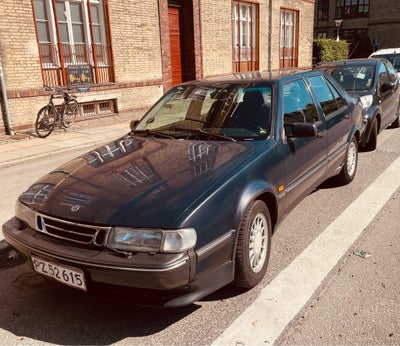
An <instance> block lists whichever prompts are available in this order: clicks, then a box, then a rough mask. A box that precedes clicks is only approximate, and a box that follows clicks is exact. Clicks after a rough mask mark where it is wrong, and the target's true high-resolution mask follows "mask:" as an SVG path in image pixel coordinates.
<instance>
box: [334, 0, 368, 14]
mask: <svg viewBox="0 0 400 346" xmlns="http://www.w3.org/2000/svg"><path fill="white" fill-rule="evenodd" d="M363 17H369V0H336V14H335V18H363Z"/></svg>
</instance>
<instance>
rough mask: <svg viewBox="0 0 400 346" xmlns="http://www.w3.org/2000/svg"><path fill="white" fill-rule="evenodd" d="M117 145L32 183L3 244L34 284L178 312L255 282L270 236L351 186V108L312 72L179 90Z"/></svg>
mask: <svg viewBox="0 0 400 346" xmlns="http://www.w3.org/2000/svg"><path fill="white" fill-rule="evenodd" d="M131 127H132V130H131V132H130V133H129V134H127V135H126V136H124V137H122V138H119V139H117V140H115V141H113V142H111V143H108V144H107V145H104V146H102V147H100V148H97V149H95V150H93V151H91V152H88V153H87V154H85V155H83V156H81V157H78V158H76V159H74V160H72V161H70V162H68V163H66V164H65V165H63V166H61V167H59V168H58V169H56V170H54V171H52V172H50V173H49V174H48V175H46V176H44V177H43V178H41V179H40V180H39V181H37V182H36V183H35V184H33V185H32V186H31V187H30V188H29V189H27V190H26V191H25V192H24V193H22V195H21V196H20V197H19V199H18V201H17V205H16V215H15V217H14V218H12V219H11V220H9V221H8V222H6V223H5V224H4V225H3V232H4V236H5V239H6V240H7V242H8V243H9V244H11V245H12V246H13V247H15V248H16V249H17V250H18V251H19V252H21V253H22V254H24V255H25V256H26V257H27V258H28V259H29V261H30V262H31V263H32V266H33V269H34V270H36V271H37V272H38V273H40V274H42V275H45V276H47V277H51V278H53V279H55V280H57V281H59V282H61V283H63V284H66V285H69V286H72V287H74V288H77V289H80V290H83V291H87V292H88V293H93V294H97V295H108V296H109V295H113V294H116V295H117V294H128V295H129V296H130V301H136V302H138V303H139V304H144V305H161V306H169V307H173V306H182V305H187V304H190V303H192V302H194V301H196V300H199V299H201V298H202V297H204V296H206V295H208V294H210V293H211V292H213V291H216V290H217V289H219V288H221V287H223V286H224V285H227V284H228V283H234V284H235V285H237V286H239V287H244V288H251V287H254V286H255V285H257V284H258V283H259V282H260V281H261V280H262V279H263V277H264V274H265V272H266V270H267V265H268V261H269V257H270V251H271V236H272V234H273V232H274V230H275V229H276V228H277V225H278V223H279V222H280V221H281V220H282V219H283V218H284V216H285V215H287V214H288V213H289V212H290V211H291V210H292V209H293V208H294V206H295V205H296V204H298V203H299V202H300V201H301V200H302V199H303V198H304V197H305V196H307V195H308V194H309V193H310V192H311V191H312V190H313V189H315V188H316V187H317V186H318V185H319V184H321V183H322V182H323V181H325V180H326V179H328V178H330V177H333V176H336V178H335V179H336V180H337V182H338V183H339V184H347V183H349V182H351V181H352V180H353V178H354V176H355V173H356V167H357V158H358V151H357V147H358V141H359V139H360V134H361V131H362V108H361V105H360V103H359V101H358V100H356V99H354V98H352V97H351V96H349V95H348V94H347V93H346V92H345V91H344V90H343V89H342V88H341V87H340V86H339V84H338V83H336V81H335V80H334V79H332V78H331V77H330V76H329V75H327V74H325V73H324V72H321V71H306V72H297V73H287V72H285V73H277V74H266V75H261V74H251V75H250V76H247V77H243V76H240V75H237V76H234V77H232V78H224V79H222V78H220V79H218V80H217V79H216V80H205V81H194V82H188V83H185V84H181V85H178V86H175V87H174V88H172V89H171V90H170V91H169V92H167V93H166V94H165V95H164V96H163V97H162V98H161V99H160V100H159V101H158V102H157V103H156V104H155V105H154V106H153V107H152V108H151V109H150V110H149V111H148V112H147V113H146V114H145V116H144V117H143V118H142V119H141V120H140V121H139V122H133V123H132V124H131Z"/></svg>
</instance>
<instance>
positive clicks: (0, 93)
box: [0, 60, 15, 135]
mask: <svg viewBox="0 0 400 346" xmlns="http://www.w3.org/2000/svg"><path fill="white" fill-rule="evenodd" d="M0 85H1V90H0V100H1V109H2V110H3V111H4V113H3V119H4V127H5V130H6V134H7V135H14V134H15V132H14V130H13V129H12V126H11V119H10V111H9V109H8V100H7V91H6V85H5V83H4V75H3V65H2V63H1V60H0Z"/></svg>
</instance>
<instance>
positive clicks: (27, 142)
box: [0, 117, 130, 169]
mask: <svg viewBox="0 0 400 346" xmlns="http://www.w3.org/2000/svg"><path fill="white" fill-rule="evenodd" d="M129 130H130V128H129V120H126V119H123V120H122V119H120V118H118V117H108V118H100V119H93V120H87V121H80V122H77V123H75V124H73V125H72V126H71V128H68V129H66V130H63V129H59V128H56V129H54V131H53V132H52V133H51V134H50V135H49V136H48V137H46V138H39V137H37V135H36V133H35V131H34V130H29V131H23V132H18V133H16V134H15V135H13V136H8V135H5V134H0V169H1V168H2V167H7V166H11V165H13V164H16V163H21V162H24V161H27V160H33V159H38V158H41V157H45V156H48V155H51V154H52V153H60V152H64V151H68V150H72V149H77V148H85V147H87V148H88V150H89V149H91V148H95V147H97V146H98V145H101V144H103V143H107V142H108V141H110V140H113V139H117V138H118V137H121V136H123V135H125V134H127V133H128V132H129Z"/></svg>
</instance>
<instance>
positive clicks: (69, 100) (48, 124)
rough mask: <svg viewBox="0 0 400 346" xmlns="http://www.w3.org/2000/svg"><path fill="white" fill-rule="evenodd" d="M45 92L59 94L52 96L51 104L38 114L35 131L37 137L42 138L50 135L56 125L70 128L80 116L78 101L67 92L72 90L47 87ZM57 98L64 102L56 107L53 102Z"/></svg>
mask: <svg viewBox="0 0 400 346" xmlns="http://www.w3.org/2000/svg"><path fill="white" fill-rule="evenodd" d="M45 90H49V91H55V92H57V94H54V93H53V94H51V95H50V99H49V103H48V104H47V105H46V106H44V107H43V108H41V109H40V110H39V112H38V114H37V117H36V122H35V130H36V133H37V135H38V136H39V137H41V138H45V137H47V136H48V135H50V133H52V131H53V130H54V127H55V126H56V124H57V125H58V126H59V127H60V128H62V127H64V128H68V127H70V126H71V125H72V124H73V122H74V121H75V118H76V115H77V114H78V101H77V100H76V96H74V95H70V94H69V93H68V92H67V91H66V90H72V89H71V88H59V87H55V88H53V87H49V86H45ZM60 94H61V95H60ZM56 98H62V99H63V102H62V103H61V104H60V105H55V104H54V101H53V100H54V99H56Z"/></svg>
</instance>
